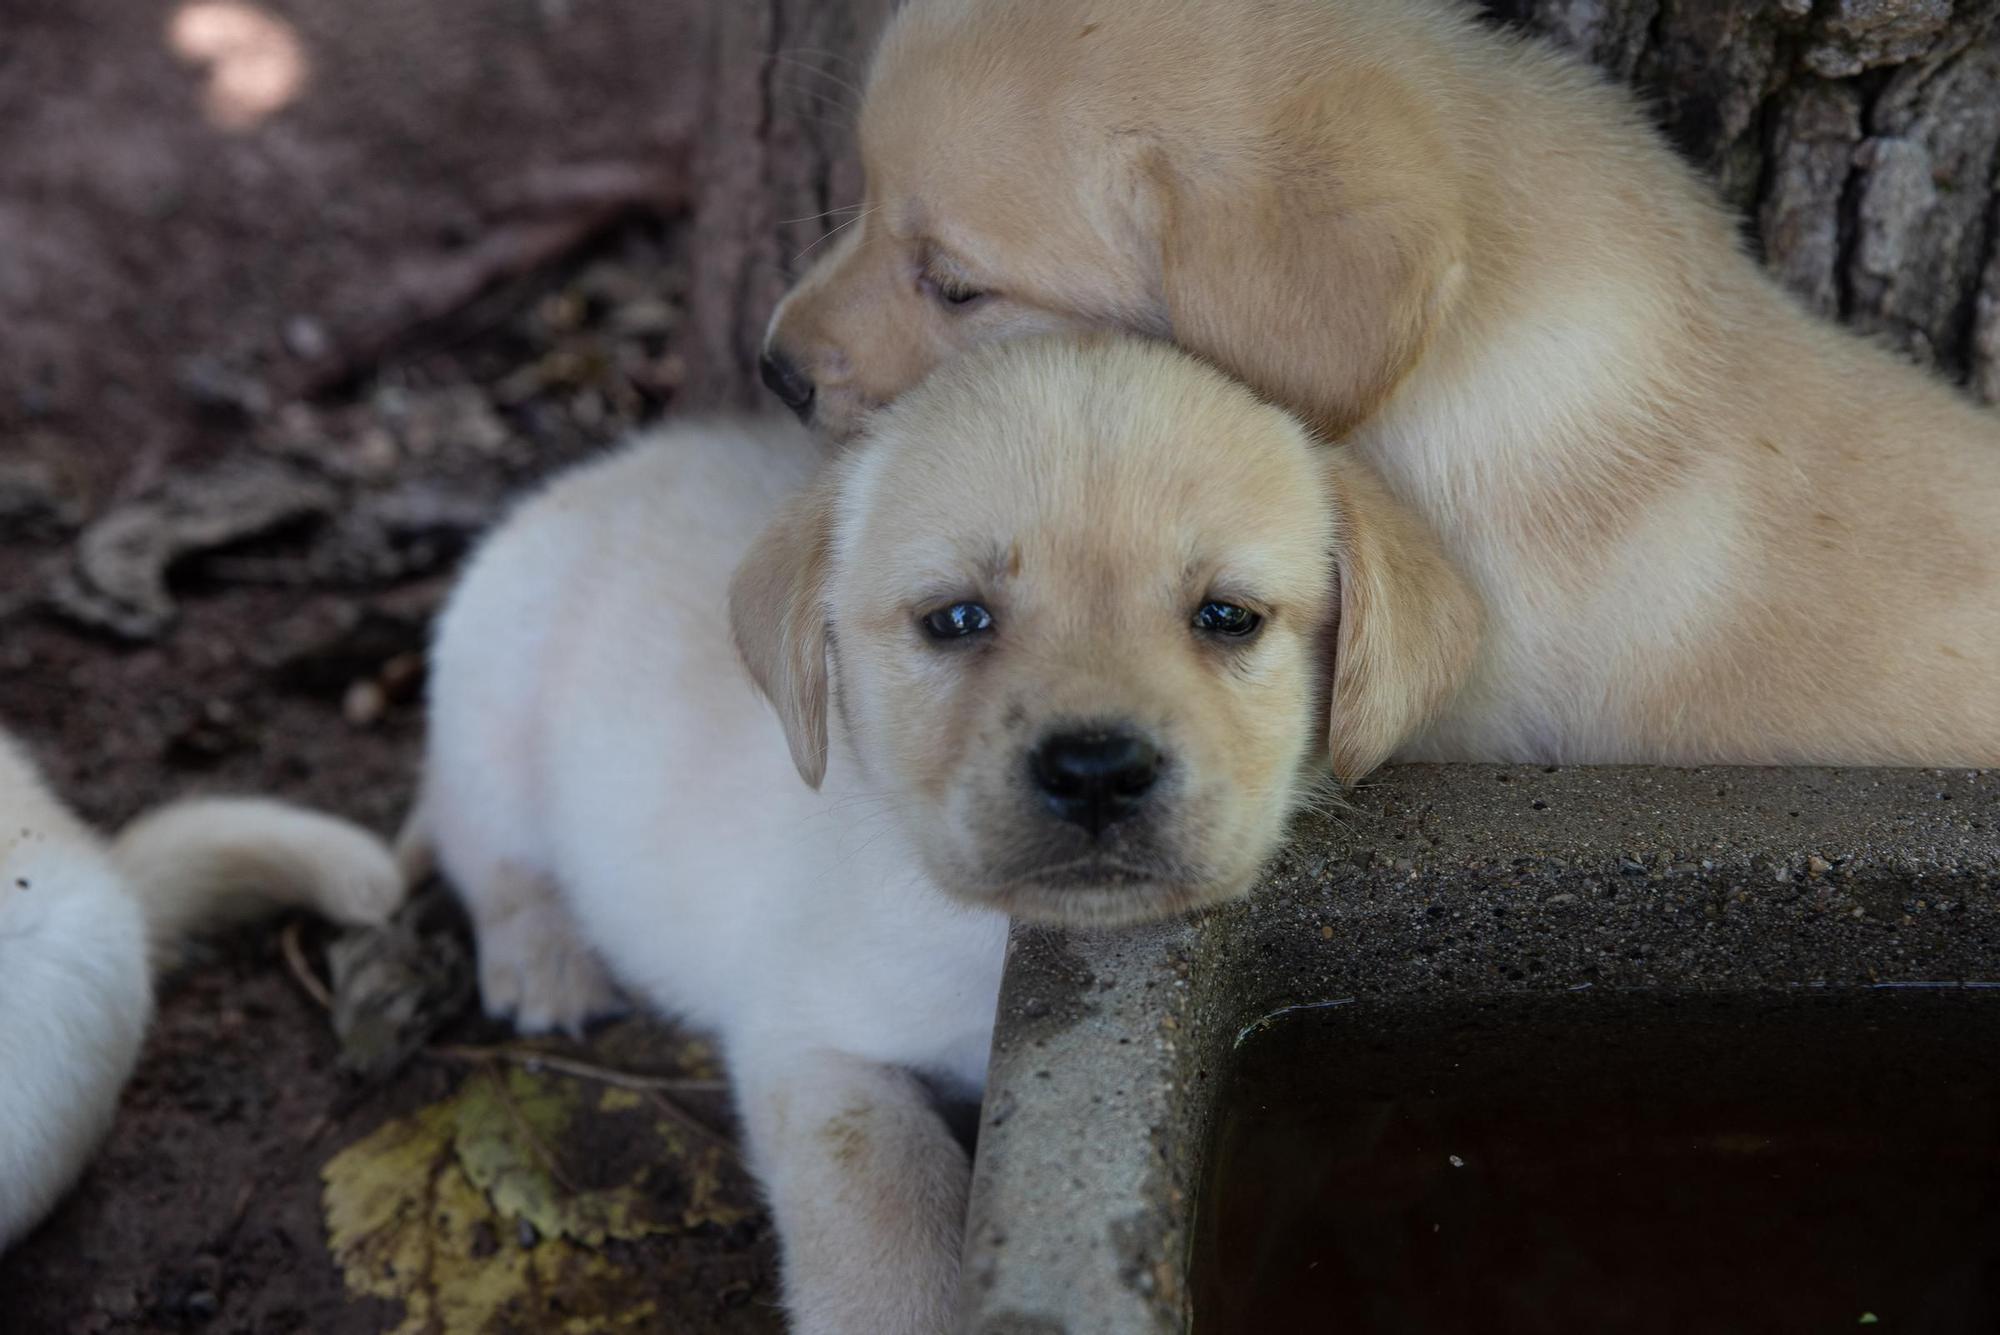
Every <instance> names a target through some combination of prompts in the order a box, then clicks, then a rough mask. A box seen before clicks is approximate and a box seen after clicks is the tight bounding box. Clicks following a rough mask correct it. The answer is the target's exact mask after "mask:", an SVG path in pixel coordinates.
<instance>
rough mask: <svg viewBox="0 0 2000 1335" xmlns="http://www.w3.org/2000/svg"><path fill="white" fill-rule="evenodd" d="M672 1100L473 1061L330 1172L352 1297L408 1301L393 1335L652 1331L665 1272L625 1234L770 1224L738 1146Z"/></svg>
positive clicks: (339, 1253) (330, 1201)
mask: <svg viewBox="0 0 2000 1335" xmlns="http://www.w3.org/2000/svg"><path fill="white" fill-rule="evenodd" d="M668 1107H670V1105H666V1104H665V1103H664V1101H663V1100H660V1099H659V1098H658V1096H657V1095H655V1094H651V1093H649V1092H647V1091H643V1090H633V1089H623V1088H616V1087H611V1088H607V1087H605V1086H603V1085H602V1084H600V1083H597V1082H594V1081H591V1080H589V1079H587V1078H578V1077H572V1076H568V1075H563V1074H559V1073H555V1072H550V1071H539V1072H538V1071H531V1070H527V1069H522V1068H520V1067H518V1066H508V1067H502V1066H498V1065H495V1066H488V1067H482V1068H480V1069H478V1070H476V1071H474V1072H473V1073H472V1074H471V1075H470V1076H468V1077H467V1078H466V1080H465V1081H463V1082H462V1083H461V1084H460V1086H459V1087H458V1089H457V1090H456V1091H455V1092H454V1093H453V1094H452V1095H451V1096H450V1097H448V1098H446V1099H444V1100H442V1101H441V1102H438V1103H435V1104H433V1105H431V1106H430V1107H427V1108H423V1109H420V1110H419V1111H417V1112H415V1113H413V1114H411V1115H410V1116H408V1117H405V1118H402V1119H400V1120H398V1121H394V1122H390V1123H388V1124H387V1125H385V1126H383V1127H381V1128H379V1129H378V1130H376V1131H375V1132H374V1133H372V1134H371V1135H369V1136H367V1137H365V1138H364V1139H362V1140H360V1141H358V1142H356V1143H355V1144H353V1145H350V1146H348V1147H347V1148H346V1149H344V1150H342V1151H341V1152H340V1153H339V1154H337V1155H336V1156H334V1158H333V1159H332V1160H331V1161H330V1162H329V1163H328V1164H327V1165H326V1167H325V1169H324V1170H323V1173H322V1177H323V1180H324V1183H325V1187H324V1192H323V1196H322V1204H323V1208H324V1212H325V1216H326V1226H327V1234H328V1237H329V1241H330V1244H331V1248H332V1251H333V1255H334V1259H335V1260H336V1262H337V1263H338V1264H339V1266H340V1267H341V1270H342V1272H343V1274H344V1275H345V1278H346V1283H347V1287H348V1289H349V1291H350V1292H351V1293H354V1294H355V1295H357V1296H369V1297H377V1298H386V1299H392V1300H396V1301H400V1302H401V1303H402V1305H403V1318H402V1321H401V1323H400V1324H399V1325H397V1326H396V1327H395V1328H394V1329H395V1332H396V1335H419V1333H421V1332H438V1331H442V1332H461V1331H462V1332H482V1331H489V1330H499V1329H510V1328H521V1329H533V1330H538V1331H539V1330H547V1331H561V1332H566V1333H567V1335H591V1333H593V1332H599V1331H618V1330H627V1329H635V1328H642V1327H646V1326H649V1325H650V1324H652V1323H653V1322H654V1321H655V1320H656V1318H657V1313H658V1308H657V1305H656V1303H655V1301H654V1299H653V1297H652V1296H651V1295H653V1294H655V1293H657V1292H659V1283H660V1280H661V1278H662V1277H661V1276H660V1275H659V1274H658V1273H657V1266H655V1265H652V1264H649V1263H648V1259H649V1258H648V1257H647V1255H646V1254H645V1252H644V1250H643V1249H635V1248H634V1247H633V1246H631V1245H629V1244H637V1243H642V1242H644V1240H646V1239H648V1238H654V1237H659V1236H662V1235H678V1234H685V1233H687V1232H690V1231H693V1230H700V1229H728V1228H731V1227H733V1226H736V1225H739V1224H743V1223H745V1222H746V1221H749V1220H751V1219H754V1218H755V1216H756V1211H755V1197H754V1194H753V1192H752V1188H751V1187H750V1185H749V1182H748V1179H747V1177H746V1176H745V1175H744V1174H743V1173H742V1172H741V1170H740V1168H739V1167H738V1166H737V1164H736V1161H735V1156H734V1155H733V1153H732V1152H731V1151H730V1149H729V1148H728V1146H727V1145H726V1143H724V1142H723V1141H722V1140H721V1139H720V1138H718V1137H716V1136H713V1135H707V1136H704V1135H698V1134H694V1133H693V1132H692V1131H691V1129H690V1128H689V1127H688V1126H687V1125H686V1123H685V1121H684V1120H676V1118H675V1116H674V1115H673V1114H672V1113H671V1112H669V1111H667V1110H666V1109H667V1108H668ZM683 1117H684V1115H683Z"/></svg>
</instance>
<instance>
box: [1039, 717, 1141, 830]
mask: <svg viewBox="0 0 2000 1335" xmlns="http://www.w3.org/2000/svg"><path fill="white" fill-rule="evenodd" d="M1029 768H1030V769H1031V770H1032V771H1033V772H1034V777H1035V786H1036V787H1038V788H1040V789H1041V790H1042V795H1043V799H1044V800H1045V801H1046V802H1047V803H1048V806H1049V810H1051V811H1053V812H1054V813H1055V814H1056V815H1058V816H1060V817H1062V819H1064V820H1066V821H1069V822H1070V823H1072V824H1074V825H1081V826H1083V828H1084V829H1086V830H1089V831H1090V832H1091V833H1092V834H1101V833H1102V832H1103V831H1104V828H1105V827H1106V826H1108V825H1110V824H1112V823H1113V822H1115V821H1121V820H1124V819H1125V818H1126V817H1127V816H1130V815H1131V814H1132V813H1133V812H1135V811H1137V810H1138V809H1139V806H1140V803H1141V802H1142V801H1144V799H1145V796H1146V793H1147V792H1148V791H1149V790H1150V789H1151V788H1152V786H1153V781H1154V780H1155V779H1157V778H1158V777H1159V775H1160V752H1159V749H1158V748H1157V747H1155V746H1154V745H1153V744H1152V743H1151V742H1149V741H1147V740H1146V739H1145V738H1143V737H1134V736H1133V735H1132V734H1131V733H1129V732H1068V733H1060V734H1058V735H1056V736H1054V737H1050V738H1048V739H1046V740H1045V741H1043V742H1042V744H1041V745H1040V746H1038V747H1036V748H1035V751H1034V754H1033V755H1032V756H1030V757H1029Z"/></svg>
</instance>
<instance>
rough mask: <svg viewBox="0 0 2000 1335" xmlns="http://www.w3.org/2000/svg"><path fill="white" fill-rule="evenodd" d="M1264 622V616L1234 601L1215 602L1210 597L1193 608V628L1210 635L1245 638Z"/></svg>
mask: <svg viewBox="0 0 2000 1335" xmlns="http://www.w3.org/2000/svg"><path fill="white" fill-rule="evenodd" d="M1263 624H1264V618H1262V617H1260V616H1258V615H1257V614H1256V613H1255V612H1253V611H1251V610H1250V609H1249V608H1247V607H1238V606H1237V605H1236V604H1235V603H1224V602H1217V601H1214V600H1213V599H1211V600H1210V601H1208V602H1205V603H1203V604H1202V605H1201V606H1200V607H1198V608H1196V609H1195V613H1194V628H1195V629H1196V630H1199V631H1206V632H1207V633H1208V634H1210V635H1223V636H1227V637H1228V638H1230V639H1232V640H1241V639H1245V638H1247V637H1248V636H1251V635H1254V634H1256V633H1257V628H1258V627H1259V626H1261V625H1263Z"/></svg>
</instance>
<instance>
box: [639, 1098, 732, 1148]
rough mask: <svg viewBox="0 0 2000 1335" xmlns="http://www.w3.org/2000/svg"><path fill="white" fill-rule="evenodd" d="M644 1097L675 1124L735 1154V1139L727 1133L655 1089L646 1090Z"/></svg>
mask: <svg viewBox="0 0 2000 1335" xmlns="http://www.w3.org/2000/svg"><path fill="white" fill-rule="evenodd" d="M646 1097H647V1098H648V1099H650V1100H652V1103H653V1106H654V1107H655V1108H658V1109H659V1110H660V1111H661V1112H663V1113H665V1114H666V1115H667V1116H668V1117H670V1118H672V1119H673V1120H674V1121H676V1122H679V1123H680V1124H681V1125H682V1126H684V1127H686V1128H687V1129H688V1130H690V1131H692V1132H694V1133H695V1134H696V1135H698V1136H700V1137H701V1138H702V1139H704V1140H707V1141H712V1142H714V1143H715V1144H717V1145H720V1146H722V1148H724V1149H726V1150H728V1151H730V1152H731V1153H734V1152H735V1150H736V1140H735V1137H733V1136H731V1135H729V1134H728V1133H727V1132H725V1131H717V1130H716V1129H715V1128H714V1127H712V1126H710V1125H709V1124H708V1123H707V1122H704V1121H702V1120H701V1119H700V1118H699V1117H696V1116H695V1115H694V1114H693V1113H691V1112H689V1111H688V1110H687V1109H686V1108H683V1107H681V1106H680V1104H678V1103H675V1102H674V1101H673V1100H672V1099H670V1098H668V1097H667V1096H666V1095H665V1094H662V1093H661V1092H660V1091H659V1090H657V1089H653V1090H648V1091H647V1092H646Z"/></svg>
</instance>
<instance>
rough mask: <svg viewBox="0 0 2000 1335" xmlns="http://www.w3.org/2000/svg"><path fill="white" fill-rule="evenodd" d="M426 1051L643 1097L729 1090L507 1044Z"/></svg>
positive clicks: (722, 1084)
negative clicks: (537, 1069)
mask: <svg viewBox="0 0 2000 1335" xmlns="http://www.w3.org/2000/svg"><path fill="white" fill-rule="evenodd" d="M424 1051H425V1052H426V1053H428V1054H429V1055H431V1056H433V1057H436V1058H438V1059H439V1060H441V1061H451V1062H470V1063H478V1062H492V1061H502V1062H512V1063H513V1064H514V1065H516V1066H531V1067H532V1066H546V1067H547V1068H548V1069H549V1070H551V1071H559V1072H561V1073H562V1074H563V1075H573V1076H577V1077H579V1078H581V1079H584V1080H595V1081H597V1082H598V1083H599V1084H604V1085H615V1086H616V1087H617V1088H619V1089H633V1090H638V1091H640V1092H642V1093H648V1094H655V1093H660V1092H663V1091H664V1092H666V1093H673V1094H719V1093H721V1092H722V1091H724V1090H726V1089H728V1088H729V1082H728V1081H726V1080H692V1079H686V1078H682V1077H677V1076H663V1075H639V1074H636V1073H634V1072H632V1071H620V1070H616V1069H614V1068H612V1067H609V1066H599V1065H597V1064H596V1063H595V1062H587V1061H583V1060H580V1059H579V1058H576V1057H564V1056H561V1055H559V1054H557V1053H552V1052H538V1051H536V1050H535V1049H533V1048H515V1047H508V1046H506V1045H504V1044H500V1045H495V1046H493V1047H472V1046H465V1045H454V1044H434V1045H432V1046H431V1047H428V1048H425V1049H424Z"/></svg>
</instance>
